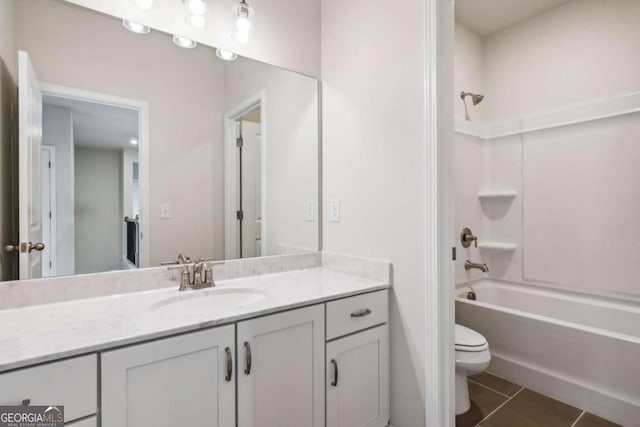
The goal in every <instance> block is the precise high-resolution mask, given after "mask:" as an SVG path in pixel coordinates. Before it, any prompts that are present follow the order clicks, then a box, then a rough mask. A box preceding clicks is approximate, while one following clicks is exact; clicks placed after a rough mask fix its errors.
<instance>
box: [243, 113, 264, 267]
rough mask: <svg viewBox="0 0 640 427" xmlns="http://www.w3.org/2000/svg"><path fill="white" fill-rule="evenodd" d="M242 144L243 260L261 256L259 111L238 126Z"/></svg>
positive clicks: (246, 117)
mask: <svg viewBox="0 0 640 427" xmlns="http://www.w3.org/2000/svg"><path fill="white" fill-rule="evenodd" d="M238 128H239V131H240V138H241V140H242V144H241V145H240V146H238V150H239V151H240V152H241V153H239V155H238V158H239V162H240V164H239V167H238V179H239V181H240V195H241V196H240V198H241V203H242V204H241V206H240V210H241V211H242V215H241V218H242V219H241V220H240V236H241V238H240V257H241V258H252V257H257V256H261V255H262V230H261V223H262V220H261V214H262V212H261V208H260V207H261V205H262V193H261V155H260V153H261V151H262V149H261V146H260V144H261V135H260V108H257V109H255V110H254V111H252V112H250V113H249V114H247V115H246V116H245V117H243V118H242V119H241V120H240V123H239V127H238Z"/></svg>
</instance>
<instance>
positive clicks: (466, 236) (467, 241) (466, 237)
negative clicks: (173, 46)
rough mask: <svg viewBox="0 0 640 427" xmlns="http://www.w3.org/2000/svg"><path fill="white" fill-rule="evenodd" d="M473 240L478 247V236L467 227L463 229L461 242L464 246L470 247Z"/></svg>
mask: <svg viewBox="0 0 640 427" xmlns="http://www.w3.org/2000/svg"><path fill="white" fill-rule="evenodd" d="M471 242H473V243H474V246H475V247H476V248H477V247H478V238H477V237H476V236H474V235H473V232H472V231H471V229H469V228H467V227H465V228H463V229H462V233H460V243H462V246H463V247H465V248H468V247H469V246H471Z"/></svg>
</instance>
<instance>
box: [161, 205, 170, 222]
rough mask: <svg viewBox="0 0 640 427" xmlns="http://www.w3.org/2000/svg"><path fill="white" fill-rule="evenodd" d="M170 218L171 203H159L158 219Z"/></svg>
mask: <svg viewBox="0 0 640 427" xmlns="http://www.w3.org/2000/svg"><path fill="white" fill-rule="evenodd" d="M170 218H171V205H170V204H169V203H162V204H161V205H160V219H170Z"/></svg>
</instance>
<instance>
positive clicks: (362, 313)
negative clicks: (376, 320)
mask: <svg viewBox="0 0 640 427" xmlns="http://www.w3.org/2000/svg"><path fill="white" fill-rule="evenodd" d="M370 314H371V310H369V309H368V308H365V309H363V310H358V311H354V312H353V313H351V317H364V316H368V315H370Z"/></svg>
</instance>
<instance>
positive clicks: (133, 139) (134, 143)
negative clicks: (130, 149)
mask: <svg viewBox="0 0 640 427" xmlns="http://www.w3.org/2000/svg"><path fill="white" fill-rule="evenodd" d="M129 143H130V144H131V145H138V138H131V139H130V140H129Z"/></svg>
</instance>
